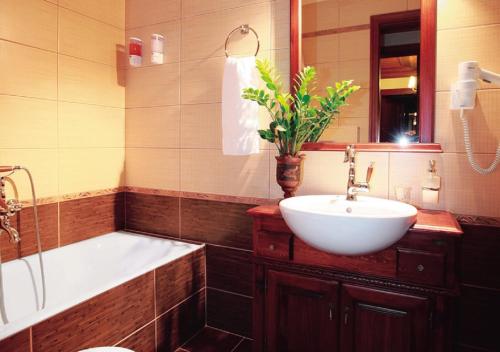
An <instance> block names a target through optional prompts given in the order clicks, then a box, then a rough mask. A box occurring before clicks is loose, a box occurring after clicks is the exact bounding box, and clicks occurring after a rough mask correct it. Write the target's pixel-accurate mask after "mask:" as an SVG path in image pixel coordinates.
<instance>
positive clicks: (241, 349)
mask: <svg viewBox="0 0 500 352" xmlns="http://www.w3.org/2000/svg"><path fill="white" fill-rule="evenodd" d="M251 351H253V340H249V339H243V341H241V343H240V344H239V345H238V347H236V349H235V350H234V352H251Z"/></svg>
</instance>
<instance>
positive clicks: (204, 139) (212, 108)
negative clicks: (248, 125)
mask: <svg viewBox="0 0 500 352" xmlns="http://www.w3.org/2000/svg"><path fill="white" fill-rule="evenodd" d="M221 119H222V116H221V104H220V103H214V104H196V105H183V106H182V113H181V148H212V149H220V148H222V123H221Z"/></svg>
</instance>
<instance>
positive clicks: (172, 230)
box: [125, 193, 179, 237]
mask: <svg viewBox="0 0 500 352" xmlns="http://www.w3.org/2000/svg"><path fill="white" fill-rule="evenodd" d="M125 204H126V218H127V221H126V222H127V223H126V228H127V229H130V230H135V231H143V232H150V233H155V234H159V235H165V236H171V237H179V198H178V197H168V196H157V195H151V194H140V193H127V194H126V201H125Z"/></svg>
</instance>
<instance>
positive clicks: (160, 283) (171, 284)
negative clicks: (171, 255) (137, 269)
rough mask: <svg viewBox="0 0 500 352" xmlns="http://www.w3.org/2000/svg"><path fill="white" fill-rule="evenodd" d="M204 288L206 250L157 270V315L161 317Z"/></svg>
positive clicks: (186, 256)
mask: <svg viewBox="0 0 500 352" xmlns="http://www.w3.org/2000/svg"><path fill="white" fill-rule="evenodd" d="M204 286H205V249H204V248H202V249H199V250H197V251H195V252H193V253H190V254H188V255H185V256H183V257H181V258H179V259H177V260H175V261H174V262H172V263H168V264H166V265H163V266H162V267H160V268H158V269H156V314H157V315H161V314H162V313H164V312H166V311H167V310H169V309H170V308H172V307H173V306H175V305H176V304H178V303H180V302H181V301H183V300H185V299H186V298H188V297H189V296H192V295H193V294H195V293H196V292H198V291H199V290H200V289H201V288H203V287H204Z"/></svg>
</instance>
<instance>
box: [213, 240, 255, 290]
mask: <svg viewBox="0 0 500 352" xmlns="http://www.w3.org/2000/svg"><path fill="white" fill-rule="evenodd" d="M252 281H253V266H252V252H248V251H244V250H239V249H231V248H226V247H218V246H213V245H208V246H207V285H208V286H209V287H213V288H218V289H221V290H226V291H231V292H236V293H241V294H244V295H247V296H252Z"/></svg>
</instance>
